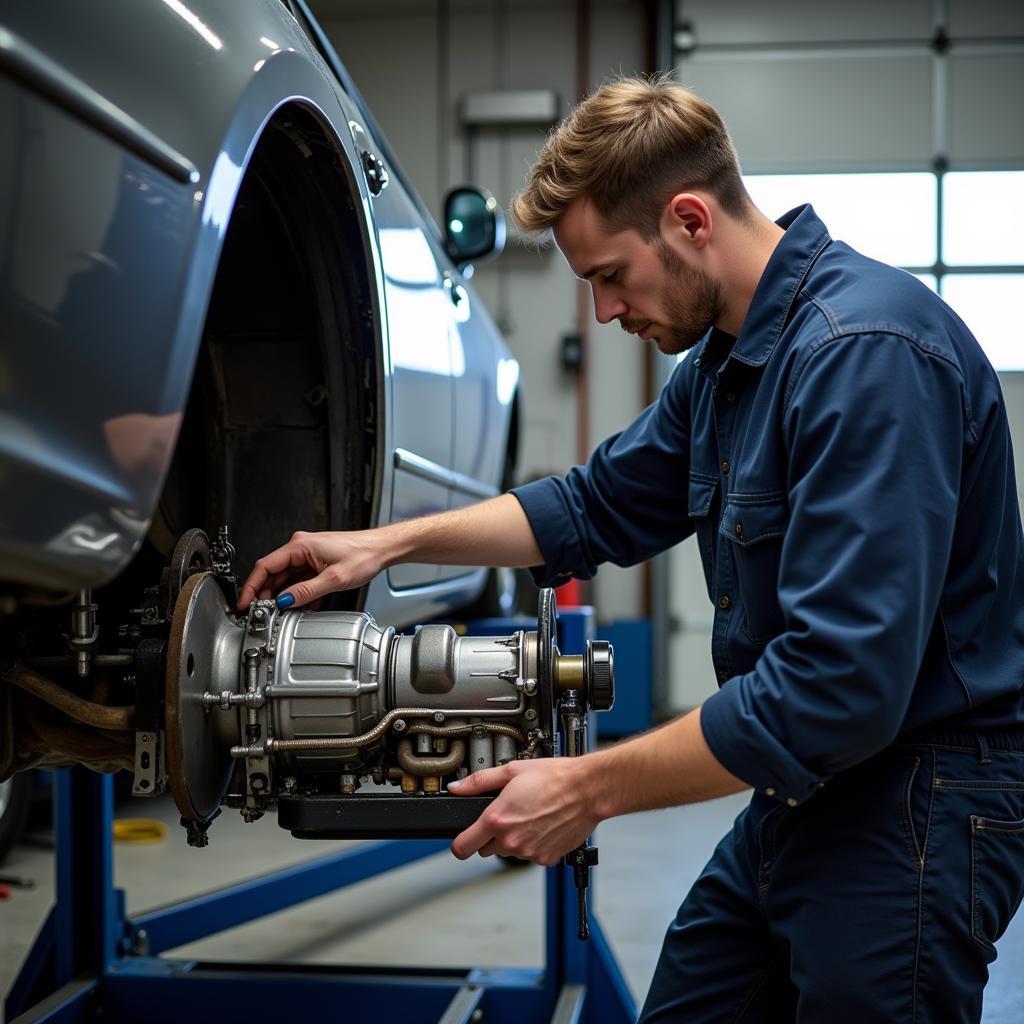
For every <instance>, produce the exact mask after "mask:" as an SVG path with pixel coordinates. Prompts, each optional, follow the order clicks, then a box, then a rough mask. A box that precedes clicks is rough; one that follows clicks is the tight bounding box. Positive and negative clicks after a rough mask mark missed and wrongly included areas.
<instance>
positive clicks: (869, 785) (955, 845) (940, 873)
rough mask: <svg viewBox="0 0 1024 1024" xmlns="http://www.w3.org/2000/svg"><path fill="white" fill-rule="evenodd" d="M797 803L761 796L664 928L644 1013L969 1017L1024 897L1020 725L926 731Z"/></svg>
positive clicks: (674, 1016) (910, 1019)
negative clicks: (990, 730) (1006, 729)
mask: <svg viewBox="0 0 1024 1024" xmlns="http://www.w3.org/2000/svg"><path fill="white" fill-rule="evenodd" d="M926 739H927V740H928V742H903V741H901V742H900V743H898V744H897V745H896V746H893V747H892V748H890V749H889V750H887V751H885V752H884V753H882V754H880V755H878V756H877V757H874V758H872V759H871V760H869V761H866V762H865V763H864V764H862V765H859V766H857V767H856V768H854V769H851V770H850V771H847V772H844V773H843V774H841V775H839V776H837V777H836V778H834V779H833V780H832V781H831V782H829V783H828V784H827V785H826V786H825V787H824V788H823V789H822V790H821V791H820V792H819V793H818V794H816V795H815V796H813V797H812V798H811V799H810V800H807V801H806V802H805V803H803V804H801V805H798V806H796V807H789V806H787V805H786V804H784V803H779V801H777V800H774V799H771V798H770V797H767V796H764V795H762V794H760V793H755V794H754V796H753V799H752V801H751V803H750V805H749V806H748V807H747V808H746V809H745V810H744V811H743V812H742V813H741V814H740V816H739V817H738V818H737V819H736V823H735V825H734V826H733V829H732V831H731V832H730V833H729V834H728V835H727V836H726V837H725V838H724V839H723V840H722V842H721V843H720V844H719V845H718V848H717V849H716V850H715V853H714V854H713V856H712V858H711V860H710V861H709V863H708V865H707V867H706V868H705V869H704V871H703V873H702V874H701V876H700V878H699V879H698V880H697V882H696V883H695V884H694V886H693V888H692V889H691V890H690V893H689V895H688V896H687V898H686V900H685V902H684V903H683V905H682V906H681V907H680V908H679V913H678V915H677V917H676V919H675V921H674V922H673V923H672V924H671V925H670V927H669V930H668V933H667V935H666V936H665V944H664V947H663V948H662V952H661V958H660V960H659V961H658V966H657V969H656V971H655V974H654V980H653V981H652V983H651V989H650V992H649V993H648V997H647V1002H646V1004H645V1006H644V1010H643V1013H642V1014H641V1018H640V1020H641V1021H642V1022H643V1024H662V1022H667V1021H673V1022H686V1024H704V1022H707V1024H711V1022H716V1024H740V1022H742V1024H784V1022H790V1021H795V1022H797V1024H869V1022H870V1024H874V1022H906V1024H936V1022H939V1021H941V1022H943V1024H945V1022H963V1024H967V1022H977V1021H978V1020H980V1018H981V998H982V989H983V988H984V985H985V982H986V981H987V979H988V965H989V964H990V963H991V962H992V961H993V960H994V959H995V956H996V952H995V948H994V946H993V943H994V942H995V940H996V939H998V938H999V936H1000V935H1002V933H1003V932H1004V931H1005V929H1006V926H1007V925H1008V924H1009V922H1010V919H1011V917H1012V916H1013V914H1014V911H1015V910H1016V909H1017V906H1018V904H1019V903H1020V902H1021V898H1022V896H1024V735H1003V734H999V735H996V734H989V735H987V736H985V737H982V736H980V735H975V734H973V733H970V734H966V735H945V736H937V735H932V736H928V737H926Z"/></svg>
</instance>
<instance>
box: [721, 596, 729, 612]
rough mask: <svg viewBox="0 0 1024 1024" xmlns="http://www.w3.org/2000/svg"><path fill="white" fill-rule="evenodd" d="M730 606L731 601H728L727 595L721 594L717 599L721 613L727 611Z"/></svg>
mask: <svg viewBox="0 0 1024 1024" xmlns="http://www.w3.org/2000/svg"><path fill="white" fill-rule="evenodd" d="M731 604H732V601H731V600H730V599H729V595H728V594H723V595H722V596H721V597H720V598H719V599H718V607H719V608H721V609H722V611H723V612H724V611H725V610H726V609H728V608H729V606H730V605H731Z"/></svg>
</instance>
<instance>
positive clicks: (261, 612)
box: [253, 608, 267, 622]
mask: <svg viewBox="0 0 1024 1024" xmlns="http://www.w3.org/2000/svg"><path fill="white" fill-rule="evenodd" d="M253 617H254V618H256V619H258V620H259V621H260V622H262V621H263V620H264V619H265V618H266V617H267V612H266V610H265V609H264V608H257V609H256V611H254V612H253Z"/></svg>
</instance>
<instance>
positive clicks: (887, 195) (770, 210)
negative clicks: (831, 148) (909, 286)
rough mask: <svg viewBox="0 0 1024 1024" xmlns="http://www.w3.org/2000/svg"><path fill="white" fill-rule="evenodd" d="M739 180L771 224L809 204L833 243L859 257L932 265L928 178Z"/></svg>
mask: <svg viewBox="0 0 1024 1024" xmlns="http://www.w3.org/2000/svg"><path fill="white" fill-rule="evenodd" d="M743 180H744V182H745V183H746V186H747V190H748V191H749V192H750V197H751V198H752V199H753V200H754V203H755V205H757V207H758V208H759V209H760V210H761V211H762V212H764V213H766V214H767V215H768V216H769V217H771V218H772V219H773V220H775V219H777V218H778V217H781V216H782V214H784V213H785V212H786V211H787V210H791V209H792V208H793V207H794V206H799V205H800V204H801V203H811V204H812V205H813V206H814V209H815V212H816V213H817V214H818V216H819V217H821V219H822V220H823V221H824V222H825V224H826V226H827V227H828V229H829V233H830V234H831V235H832V237H833V238H840V239H842V240H843V241H844V242H848V243H849V244H850V245H852V246H853V247H854V249H857V250H859V251H860V252H862V253H864V255H865V256H871V257H872V258H873V259H876V260H881V261H882V262H883V263H891V264H893V265H894V266H898V267H930V266H931V265H932V264H933V263H934V262H935V256H936V252H935V239H936V235H937V233H938V224H937V219H938V205H937V204H938V200H937V190H936V185H935V175H934V174H929V173H914V174H748V175H746V176H745V177H744V179H743Z"/></svg>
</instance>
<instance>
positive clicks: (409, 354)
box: [349, 108, 453, 590]
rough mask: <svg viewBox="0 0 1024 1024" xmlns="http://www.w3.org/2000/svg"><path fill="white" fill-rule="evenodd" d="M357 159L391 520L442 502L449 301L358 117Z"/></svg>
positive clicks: (398, 188)
mask: <svg viewBox="0 0 1024 1024" xmlns="http://www.w3.org/2000/svg"><path fill="white" fill-rule="evenodd" d="M349 126H350V129H351V131H352V135H353V139H354V141H355V143H356V150H357V153H358V154H359V156H360V158H361V159H362V161H363V171H364V174H365V175H366V176H367V184H368V187H369V192H370V196H371V199H370V203H371V207H372V213H373V220H374V225H375V227H376V232H377V243H378V247H379V250H380V254H381V264H382V271H383V283H384V296H383V298H384V306H385V310H386V316H387V331H386V338H387V346H388V356H389V361H390V370H391V373H390V375H389V382H388V386H389V389H390V402H389V403H388V413H389V419H390V423H389V429H388V431H387V435H386V436H387V437H388V438H389V441H390V443H389V447H390V449H391V452H390V465H391V468H392V471H393V484H392V490H391V508H390V515H389V516H388V518H390V520H392V521H395V520H399V519H409V518H412V517H414V516H421V515H427V514H429V513H431V512H437V511H441V510H443V509H446V508H447V507H448V505H449V486H448V484H449V472H450V467H451V462H452V429H453V425H452V345H451V337H450V336H451V331H452V329H453V318H452V312H451V310H452V303H451V300H450V299H449V297H448V289H447V288H446V287H445V281H444V278H443V276H442V274H441V271H440V269H439V268H438V265H437V260H436V254H435V250H434V247H433V245H432V244H431V239H430V237H429V236H428V233H427V230H426V227H425V225H424V224H423V222H422V219H421V217H420V215H419V212H418V210H417V209H416V206H415V204H414V203H413V201H412V199H411V198H410V197H409V195H408V194H407V193H406V191H405V189H404V188H403V186H402V182H401V180H400V179H399V177H398V176H397V175H392V174H389V173H388V169H387V166H386V165H385V164H384V162H383V160H382V159H381V158H380V157H379V156H378V155H377V154H378V153H379V152H380V147H379V146H378V145H376V143H375V141H374V139H373V137H372V136H371V135H370V134H369V132H368V131H367V129H366V128H365V127H364V126H363V125H362V124H361V123H360V121H359V120H358V113H357V112H356V111H355V109H354V108H353V111H352V117H351V120H350V122H349ZM438 578H439V570H438V568H437V567H436V566H429V565H399V566H393V567H392V568H390V569H389V570H388V582H389V583H390V585H391V586H392V587H393V588H394V589H396V590H400V589H405V588H408V587H414V586H422V585H424V584H428V583H432V582H434V581H436V580H437V579H438Z"/></svg>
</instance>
